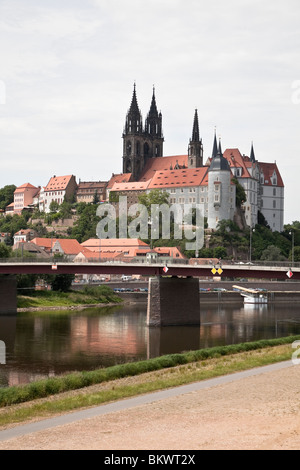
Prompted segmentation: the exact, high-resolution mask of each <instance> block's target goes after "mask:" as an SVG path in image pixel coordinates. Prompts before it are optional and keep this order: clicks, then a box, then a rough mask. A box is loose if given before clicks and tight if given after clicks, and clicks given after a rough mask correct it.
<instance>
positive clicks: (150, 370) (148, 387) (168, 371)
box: [0, 336, 300, 426]
mask: <svg viewBox="0 0 300 470" xmlns="http://www.w3.org/2000/svg"><path fill="white" fill-rule="evenodd" d="M299 339H300V336H294V337H292V336H289V337H286V338H277V339H273V340H261V341H256V342H251V343H242V344H238V345H230V346H219V347H214V348H207V349H201V350H198V351H190V352H187V353H184V354H171V355H167V356H161V357H158V358H155V359H149V360H145V361H139V362H134V363H129V364H122V365H118V366H113V367H108V368H103V369H99V370H94V371H90V372H76V373H72V374H68V375H64V376H60V377H54V378H49V379H45V380H40V381H37V382H32V383H30V384H26V385H22V386H14V387H8V388H2V389H0V408H1V409H0V426H6V425H9V424H13V423H20V422H23V421H26V420H27V421H29V420H31V419H36V418H44V417H49V416H53V415H57V414H61V413H65V412H68V411H71V410H76V409H79V408H84V407H89V406H95V405H99V404H103V403H107V402H112V401H115V400H120V399H123V398H127V397H132V396H136V395H139V394H144V393H149V392H153V391H156V390H162V389H166V388H170V387H175V386H179V385H183V384H187V383H192V382H196V381H199V380H205V379H209V378H212V377H217V376H221V375H226V374H229V373H233V372H237V371H241V370H246V369H252V368H254V367H260V366H263V365H267V364H272V363H276V362H280V361H284V360H289V359H291V357H292V352H293V349H292V347H291V345H292V342H293V341H295V340H299ZM47 397H48V398H47Z"/></svg>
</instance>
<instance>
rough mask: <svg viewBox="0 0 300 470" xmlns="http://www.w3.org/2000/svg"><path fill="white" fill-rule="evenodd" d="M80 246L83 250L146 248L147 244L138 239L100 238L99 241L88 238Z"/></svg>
mask: <svg viewBox="0 0 300 470" xmlns="http://www.w3.org/2000/svg"><path fill="white" fill-rule="evenodd" d="M81 246H83V247H85V248H91V247H95V248H99V246H100V248H101V249H104V248H106V249H107V248H114V249H118V248H129V247H130V248H132V247H139V246H141V247H143V246H148V245H147V243H145V242H143V241H142V240H140V239H139V238H102V239H101V240H100V239H99V238H90V239H89V240H86V241H85V242H83V243H81Z"/></svg>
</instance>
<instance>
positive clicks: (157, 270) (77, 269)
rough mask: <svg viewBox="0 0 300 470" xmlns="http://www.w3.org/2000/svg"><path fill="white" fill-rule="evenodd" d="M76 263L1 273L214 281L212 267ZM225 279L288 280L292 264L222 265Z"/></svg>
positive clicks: (17, 266)
mask: <svg viewBox="0 0 300 470" xmlns="http://www.w3.org/2000/svg"><path fill="white" fill-rule="evenodd" d="M164 268H165V264H164V263H120V262H119V263H114V262H113V263H109V262H106V263H104V262H103V263H101V262H99V263H74V262H56V263H49V262H35V261H34V262H27V261H26V262H23V263H20V262H19V263H17V262H9V261H8V262H1V263H0V274H125V275H126V274H127V275H132V274H139V275H142V276H166V275H167V276H184V277H201V278H213V277H214V275H213V273H212V268H213V267H212V266H211V265H191V264H181V263H174V264H172V263H168V270H167V272H165V271H164ZM221 269H222V272H221V274H219V273H218V272H216V274H215V275H216V276H221V277H222V278H232V279H236V278H248V279H249V278H254V279H288V276H287V272H288V271H289V270H290V269H291V267H290V265H285V266H284V265H280V266H261V265H237V264H225V262H224V264H222V267H221ZM292 272H293V276H292V279H293V280H294V279H295V280H299V279H300V267H298V266H297V267H294V268H292Z"/></svg>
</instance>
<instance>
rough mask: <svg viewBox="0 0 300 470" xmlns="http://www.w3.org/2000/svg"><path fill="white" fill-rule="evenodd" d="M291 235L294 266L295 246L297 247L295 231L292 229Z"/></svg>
mask: <svg viewBox="0 0 300 470" xmlns="http://www.w3.org/2000/svg"><path fill="white" fill-rule="evenodd" d="M289 234H290V235H292V266H294V248H295V232H294V230H291V231H290V232H289Z"/></svg>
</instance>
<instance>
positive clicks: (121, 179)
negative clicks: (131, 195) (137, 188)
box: [107, 173, 131, 189]
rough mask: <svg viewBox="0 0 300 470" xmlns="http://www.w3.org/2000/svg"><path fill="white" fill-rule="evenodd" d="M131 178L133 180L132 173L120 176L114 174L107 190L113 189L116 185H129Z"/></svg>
mask: <svg viewBox="0 0 300 470" xmlns="http://www.w3.org/2000/svg"><path fill="white" fill-rule="evenodd" d="M130 178H131V173H121V174H118V175H114V174H113V175H112V177H111V178H110V180H109V182H108V184H107V189H110V188H112V186H113V185H114V183H127V182H128V181H130Z"/></svg>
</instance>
